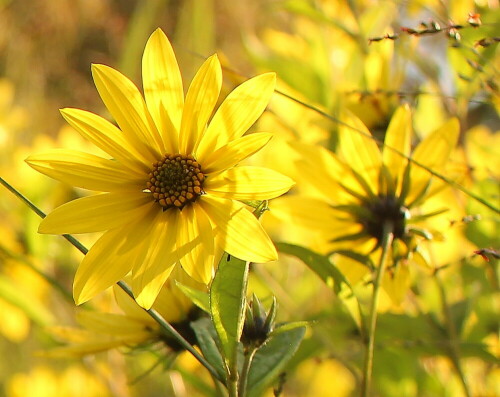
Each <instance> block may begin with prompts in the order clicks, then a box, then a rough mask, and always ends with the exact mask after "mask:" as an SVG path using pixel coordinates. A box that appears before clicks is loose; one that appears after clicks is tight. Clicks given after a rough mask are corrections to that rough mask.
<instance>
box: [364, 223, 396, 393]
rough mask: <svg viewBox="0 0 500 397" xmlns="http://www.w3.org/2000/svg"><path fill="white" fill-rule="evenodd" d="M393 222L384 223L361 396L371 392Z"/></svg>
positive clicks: (374, 285)
mask: <svg viewBox="0 0 500 397" xmlns="http://www.w3.org/2000/svg"><path fill="white" fill-rule="evenodd" d="M392 231H393V225H392V222H386V223H384V232H383V237H382V254H381V256H380V262H379V265H378V267H377V273H376V276H375V280H374V282H373V293H372V300H371V306H370V317H369V319H368V327H369V328H368V345H367V347H366V353H365V363H364V367H363V382H362V385H361V396H362V397H368V396H369V393H370V387H371V380H372V370H373V351H374V346H375V329H376V326H377V307H378V300H379V296H380V287H381V286H382V279H383V276H384V271H385V267H386V264H387V257H388V253H389V251H390V247H391V245H392V240H393V233H392Z"/></svg>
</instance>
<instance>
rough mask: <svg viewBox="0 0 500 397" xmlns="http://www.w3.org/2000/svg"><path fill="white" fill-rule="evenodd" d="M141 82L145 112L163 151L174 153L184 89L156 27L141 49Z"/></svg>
mask: <svg viewBox="0 0 500 397" xmlns="http://www.w3.org/2000/svg"><path fill="white" fill-rule="evenodd" d="M142 81H143V84H144V96H145V98H146V103H147V105H148V109H149V111H150V113H151V116H152V117H153V119H154V120H155V122H156V126H157V127H158V130H159V131H160V134H161V135H162V136H163V138H164V142H165V146H166V151H167V152H168V153H176V152H177V151H178V149H177V145H178V142H177V141H178V136H179V129H180V125H181V117H182V109H183V107H184V90H183V88H182V77H181V73H180V71H179V66H178V65H177V60H176V58H175V54H174V51H173V49H172V46H171V44H170V42H169V41H168V38H167V36H166V35H165V33H163V31H162V30H161V29H159V28H158V29H156V30H155V32H154V33H153V34H152V35H151V37H150V38H149V40H148V42H147V44H146V49H145V50H144V55H143V58H142Z"/></svg>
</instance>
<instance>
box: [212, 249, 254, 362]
mask: <svg viewBox="0 0 500 397" xmlns="http://www.w3.org/2000/svg"><path fill="white" fill-rule="evenodd" d="M247 278H248V263H245V262H244V261H242V260H241V259H237V258H234V257H232V256H230V255H228V254H224V255H223V256H222V259H221V261H220V262H219V267H218V269H217V272H216V273H215V277H214V280H213V281H212V286H211V288H210V313H211V316H212V321H213V324H214V327H215V330H216V331H217V335H218V337H219V341H220V347H221V349H222V353H223V356H224V360H225V362H226V365H227V366H228V368H229V370H231V369H234V368H236V362H237V348H238V342H239V340H240V337H241V333H242V331H243V323H244V313H245V310H244V309H245V295H246V286H247Z"/></svg>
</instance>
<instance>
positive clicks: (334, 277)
mask: <svg viewBox="0 0 500 397" xmlns="http://www.w3.org/2000/svg"><path fill="white" fill-rule="evenodd" d="M276 247H277V248H278V250H279V251H280V252H283V253H285V254H289V255H293V256H296V257H297V258H299V259H300V260H302V262H304V263H305V264H306V265H307V266H309V268H310V269H311V270H312V271H313V272H314V273H316V274H317V275H318V276H319V278H321V280H323V282H324V283H325V284H326V285H328V286H330V287H333V290H334V291H335V293H336V294H339V293H340V291H341V289H342V284H345V285H346V286H348V287H349V289H352V288H351V286H350V285H349V282H348V281H347V279H346V278H345V277H344V275H343V274H342V273H341V272H340V271H339V270H338V269H337V268H336V267H335V265H334V264H333V263H331V262H330V261H329V260H328V258H327V257H325V256H323V255H320V254H317V253H316V252H314V251H311V250H309V249H307V248H304V247H300V246H298V245H294V244H288V243H277V244H276Z"/></svg>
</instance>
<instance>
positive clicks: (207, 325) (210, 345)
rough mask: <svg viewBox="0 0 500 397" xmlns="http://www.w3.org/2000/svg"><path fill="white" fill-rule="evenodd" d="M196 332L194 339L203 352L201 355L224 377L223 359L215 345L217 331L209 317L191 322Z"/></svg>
mask: <svg viewBox="0 0 500 397" xmlns="http://www.w3.org/2000/svg"><path fill="white" fill-rule="evenodd" d="M191 328H192V329H193V331H194V333H195V334H196V341H197V342H198V346H199V347H200V349H201V352H202V353H203V357H205V358H206V359H207V361H208V362H209V363H210V364H212V366H213V367H214V368H215V370H216V371H217V373H218V374H219V375H220V378H221V379H224V378H225V376H226V375H225V371H224V361H223V359H222V356H221V355H220V351H219V348H218V347H217V341H216V339H217V333H216V332H215V328H214V326H213V324H212V322H211V321H210V319H208V318H206V317H203V318H200V319H198V320H196V321H193V322H192V323H191Z"/></svg>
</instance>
